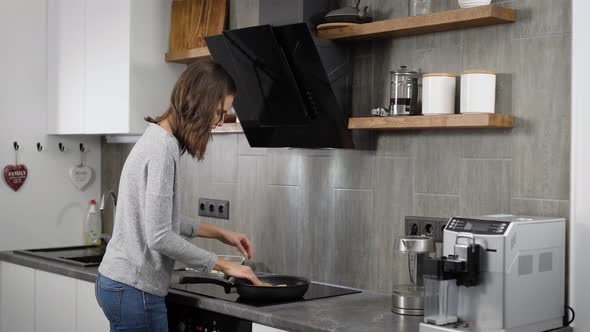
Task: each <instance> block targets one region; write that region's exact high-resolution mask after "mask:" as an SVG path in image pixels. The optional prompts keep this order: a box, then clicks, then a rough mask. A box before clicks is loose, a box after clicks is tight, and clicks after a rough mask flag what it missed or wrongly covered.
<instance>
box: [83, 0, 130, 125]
mask: <svg viewBox="0 0 590 332" xmlns="http://www.w3.org/2000/svg"><path fill="white" fill-rule="evenodd" d="M85 17H86V88H85V91H86V98H85V111H86V119H85V127H86V133H88V134H110V133H126V132H128V130H129V71H130V68H129V56H130V37H129V36H130V24H131V22H130V0H86V15H85Z"/></svg>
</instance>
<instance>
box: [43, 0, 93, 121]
mask: <svg viewBox="0 0 590 332" xmlns="http://www.w3.org/2000/svg"><path fill="white" fill-rule="evenodd" d="M84 10H85V9H84V1H79V0H48V1H47V44H48V46H49V47H48V48H47V63H48V64H50V65H49V66H48V67H47V76H48V77H49V84H48V91H47V103H48V105H49V108H50V110H51V111H52V116H50V117H49V118H48V121H49V127H50V128H53V130H52V131H53V132H60V133H75V132H77V131H79V130H80V126H81V124H83V123H84V112H82V111H81V110H82V109H83V108H84V70H85V64H84V29H83V27H84Z"/></svg>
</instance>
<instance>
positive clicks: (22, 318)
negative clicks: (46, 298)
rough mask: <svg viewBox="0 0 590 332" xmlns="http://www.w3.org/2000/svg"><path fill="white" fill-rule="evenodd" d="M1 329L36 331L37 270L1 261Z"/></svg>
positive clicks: (21, 331) (24, 331)
mask: <svg viewBox="0 0 590 332" xmlns="http://www.w3.org/2000/svg"><path fill="white" fill-rule="evenodd" d="M0 331H19V332H34V331H35V270H33V269H31V268H28V267H24V266H20V265H16V264H12V263H7V262H0Z"/></svg>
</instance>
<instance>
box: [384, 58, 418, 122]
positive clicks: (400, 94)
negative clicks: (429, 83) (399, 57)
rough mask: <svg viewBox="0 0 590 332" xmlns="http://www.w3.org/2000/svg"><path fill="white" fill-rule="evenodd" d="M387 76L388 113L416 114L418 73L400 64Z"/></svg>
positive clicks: (393, 114) (394, 114)
mask: <svg viewBox="0 0 590 332" xmlns="http://www.w3.org/2000/svg"><path fill="white" fill-rule="evenodd" d="M389 77H390V86H389V115H391V116H397V115H418V114H419V112H418V73H417V72H415V71H410V70H408V69H407V68H406V66H401V67H400V69H399V70H397V71H395V70H392V71H390V72H389Z"/></svg>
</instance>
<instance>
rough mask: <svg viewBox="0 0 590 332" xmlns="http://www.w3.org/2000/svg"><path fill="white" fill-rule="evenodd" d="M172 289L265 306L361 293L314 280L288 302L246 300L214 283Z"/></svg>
mask: <svg viewBox="0 0 590 332" xmlns="http://www.w3.org/2000/svg"><path fill="white" fill-rule="evenodd" d="M170 288H172V289H177V290H181V291H185V292H189V293H194V294H199V295H205V296H209V297H213V298H217V299H222V300H226V301H231V302H236V303H242V304H246V305H250V306H254V307H266V306H272V305H277V304H285V303H292V302H299V301H309V300H315V299H322V298H327V297H334V296H341V295H348V294H356V293H361V291H360V290H358V289H353V288H346V287H341V286H333V285H327V284H321V283H316V282H311V283H310V284H309V289H308V290H307V292H306V293H305V295H304V296H303V297H302V298H300V299H297V300H292V301H288V302H253V301H246V300H243V299H240V296H239V295H238V293H237V292H236V289H235V288H232V291H231V292H230V293H229V294H226V293H225V291H224V288H223V287H221V286H218V285H214V284H182V285H181V284H172V285H171V286H170Z"/></svg>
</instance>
